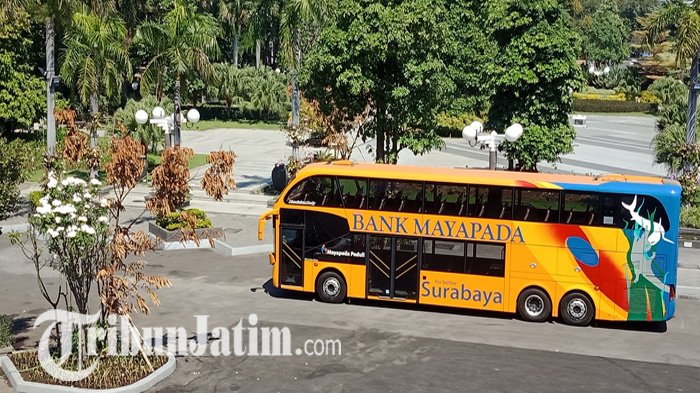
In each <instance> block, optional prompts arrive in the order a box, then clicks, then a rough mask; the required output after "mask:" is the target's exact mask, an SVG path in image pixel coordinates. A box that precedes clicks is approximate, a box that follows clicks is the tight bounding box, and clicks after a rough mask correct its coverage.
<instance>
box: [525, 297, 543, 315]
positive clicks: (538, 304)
mask: <svg viewBox="0 0 700 393" xmlns="http://www.w3.org/2000/svg"><path fill="white" fill-rule="evenodd" d="M542 311H544V300H542V298H541V297H539V296H537V295H530V296H528V297H527V298H526V299H525V312H527V314H528V315H529V316H531V317H538V316H540V315H541V314H542Z"/></svg>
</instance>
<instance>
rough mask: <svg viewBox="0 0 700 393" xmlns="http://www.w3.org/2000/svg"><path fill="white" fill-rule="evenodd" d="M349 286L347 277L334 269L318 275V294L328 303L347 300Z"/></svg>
mask: <svg viewBox="0 0 700 393" xmlns="http://www.w3.org/2000/svg"><path fill="white" fill-rule="evenodd" d="M347 290H348V287H347V284H346V283H345V279H344V278H343V276H341V275H340V274H338V273H336V272H334V271H328V272H324V273H322V274H321V275H320V276H318V279H317V280H316V294H317V295H318V298H319V299H321V301H323V302H326V303H340V302H342V301H343V300H345V294H346V293H347Z"/></svg>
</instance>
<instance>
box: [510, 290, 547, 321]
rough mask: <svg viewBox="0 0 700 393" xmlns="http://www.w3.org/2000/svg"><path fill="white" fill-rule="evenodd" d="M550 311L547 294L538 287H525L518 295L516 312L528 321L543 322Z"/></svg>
mask: <svg viewBox="0 0 700 393" xmlns="http://www.w3.org/2000/svg"><path fill="white" fill-rule="evenodd" d="M551 313H552V302H551V301H550V300H549V296H547V294H546V293H545V292H544V291H543V290H541V289H539V288H527V289H525V290H524V291H522V292H520V296H518V314H519V315H520V317H521V318H522V319H524V320H526V321H529V322H544V321H546V320H547V318H549V315H550V314H551Z"/></svg>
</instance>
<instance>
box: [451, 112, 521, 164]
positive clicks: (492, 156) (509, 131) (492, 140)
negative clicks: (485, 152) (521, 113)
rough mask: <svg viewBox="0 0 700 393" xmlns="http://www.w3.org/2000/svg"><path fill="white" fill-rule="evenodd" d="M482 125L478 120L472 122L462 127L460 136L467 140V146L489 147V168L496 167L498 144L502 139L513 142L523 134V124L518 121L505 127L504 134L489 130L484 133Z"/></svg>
mask: <svg viewBox="0 0 700 393" xmlns="http://www.w3.org/2000/svg"><path fill="white" fill-rule="evenodd" d="M483 131H484V125H483V124H481V123H480V122H478V121H475V122H472V124H470V125H468V126H466V127H464V129H463V130H462V137H463V138H464V139H465V140H466V141H467V143H468V144H469V146H472V147H474V146H476V145H477V144H481V145H486V146H488V147H489V169H491V170H494V169H496V161H497V159H498V158H497V155H496V152H497V151H498V146H499V145H500V144H501V143H502V142H503V141H508V142H515V141H517V140H518V138H520V136H521V135H522V134H523V126H521V125H520V124H518V123H515V124H513V125H511V126H510V127H508V128H506V133H505V134H499V133H497V132H496V131H491V132H490V133H484V132H483Z"/></svg>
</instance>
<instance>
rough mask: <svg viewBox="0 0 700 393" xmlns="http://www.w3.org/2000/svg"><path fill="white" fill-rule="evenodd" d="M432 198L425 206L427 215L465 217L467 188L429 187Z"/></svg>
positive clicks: (453, 186)
mask: <svg viewBox="0 0 700 393" xmlns="http://www.w3.org/2000/svg"><path fill="white" fill-rule="evenodd" d="M430 188H431V190H434V191H433V192H432V198H431V201H430V202H429V203H426V205H425V212H426V213H427V214H446V215H450V216H466V215H467V186H463V185H457V184H436V185H431V187H430Z"/></svg>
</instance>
